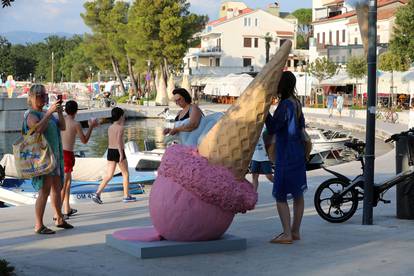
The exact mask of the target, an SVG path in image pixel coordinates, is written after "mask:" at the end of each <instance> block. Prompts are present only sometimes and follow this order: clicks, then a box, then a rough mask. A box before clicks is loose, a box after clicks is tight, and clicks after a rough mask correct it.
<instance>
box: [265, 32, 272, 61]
mask: <svg viewBox="0 0 414 276" xmlns="http://www.w3.org/2000/svg"><path fill="white" fill-rule="evenodd" d="M264 40H265V47H266V63H268V62H269V59H270V43H271V42H272V41H273V38H272V37H271V36H270V34H269V33H266V35H265V37H264Z"/></svg>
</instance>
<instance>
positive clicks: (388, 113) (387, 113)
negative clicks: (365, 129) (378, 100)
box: [376, 108, 398, 124]
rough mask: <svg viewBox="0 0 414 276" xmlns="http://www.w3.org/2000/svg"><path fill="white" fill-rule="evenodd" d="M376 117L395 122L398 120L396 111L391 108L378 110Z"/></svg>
mask: <svg viewBox="0 0 414 276" xmlns="http://www.w3.org/2000/svg"><path fill="white" fill-rule="evenodd" d="M376 118H377V119H378V120H383V121H384V122H389V123H393V124H395V123H397V122H398V113H397V112H396V111H395V109H393V108H391V109H389V108H383V109H379V110H378V112H377V115H376Z"/></svg>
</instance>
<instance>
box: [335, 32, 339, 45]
mask: <svg viewBox="0 0 414 276" xmlns="http://www.w3.org/2000/svg"><path fill="white" fill-rule="evenodd" d="M336 45H337V46H339V31H336Z"/></svg>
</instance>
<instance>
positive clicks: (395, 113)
mask: <svg viewBox="0 0 414 276" xmlns="http://www.w3.org/2000/svg"><path fill="white" fill-rule="evenodd" d="M390 119H391V123H393V124H395V123H396V122H397V121H398V113H397V112H393V113H391V116H390Z"/></svg>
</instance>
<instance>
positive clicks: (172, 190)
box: [149, 145, 257, 241]
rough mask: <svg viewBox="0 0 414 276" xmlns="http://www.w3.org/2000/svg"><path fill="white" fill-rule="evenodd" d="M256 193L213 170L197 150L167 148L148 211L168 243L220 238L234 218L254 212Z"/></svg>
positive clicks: (228, 173)
mask: <svg viewBox="0 0 414 276" xmlns="http://www.w3.org/2000/svg"><path fill="white" fill-rule="evenodd" d="M256 202H257V193H256V192H255V191H254V189H253V188H252V185H251V184H250V183H249V182H248V181H246V180H241V181H240V180H237V179H236V178H235V177H234V174H233V173H232V172H231V171H230V170H229V169H227V168H225V167H223V166H218V165H211V164H209V162H208V160H207V159H206V158H204V157H202V156H200V155H199V153H198V151H197V149H196V148H192V147H188V146H184V145H174V146H171V147H169V148H168V149H167V150H166V152H165V154H164V156H163V158H162V160H161V165H160V167H159V169H158V177H157V179H156V181H155V182H154V184H153V187H152V190H151V195H150V200H149V207H150V214H151V218H152V222H153V225H154V227H155V229H156V230H157V231H158V233H159V234H160V235H161V236H162V237H164V238H165V239H167V240H174V241H203V240H214V239H218V238H220V237H221V236H222V235H223V234H224V232H225V231H226V230H227V228H228V227H229V226H230V224H231V222H232V221H233V218H234V215H235V214H236V213H239V212H241V213H244V212H246V211H247V210H251V209H253V208H254V206H255V204H256Z"/></svg>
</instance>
